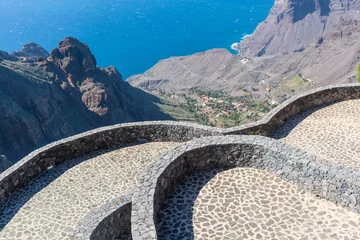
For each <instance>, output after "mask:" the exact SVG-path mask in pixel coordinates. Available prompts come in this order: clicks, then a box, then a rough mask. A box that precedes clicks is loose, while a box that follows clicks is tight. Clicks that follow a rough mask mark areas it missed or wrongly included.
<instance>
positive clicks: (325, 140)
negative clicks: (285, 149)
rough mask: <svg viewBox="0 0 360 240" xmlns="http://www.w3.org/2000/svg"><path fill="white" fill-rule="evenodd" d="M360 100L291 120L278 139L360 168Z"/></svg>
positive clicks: (276, 134)
mask: <svg viewBox="0 0 360 240" xmlns="http://www.w3.org/2000/svg"><path fill="white" fill-rule="evenodd" d="M359 116H360V100H359V99H357V100H349V101H344V102H339V103H336V104H333V105H329V106H325V107H323V108H320V109H319V108H317V109H312V110H310V111H307V112H304V113H302V114H298V115H296V116H294V117H293V118H291V119H290V120H288V121H287V122H286V123H285V125H284V126H283V127H281V128H280V129H279V130H278V131H277V133H275V135H274V137H275V138H276V139H280V140H281V141H283V142H285V143H288V144H289V145H292V146H295V147H298V148H301V149H303V150H305V151H308V152H312V153H314V154H316V155H318V156H320V157H322V158H323V159H326V160H328V161H333V162H336V163H339V164H341V165H344V166H346V167H350V168H353V169H360V148H359V146H360V118H359Z"/></svg>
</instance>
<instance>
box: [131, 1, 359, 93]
mask: <svg viewBox="0 0 360 240" xmlns="http://www.w3.org/2000/svg"><path fill="white" fill-rule="evenodd" d="M359 24H360V1H359V0H276V1H275V4H274V7H273V8H272V9H271V11H270V13H269V16H268V18H267V19H266V20H265V21H264V22H263V23H260V24H259V26H258V27H257V29H256V30H255V32H254V34H253V35H252V36H251V37H249V38H246V39H245V40H244V41H242V42H241V44H240V50H241V51H240V54H239V55H232V54H230V53H229V52H228V51H227V50H225V49H214V50H210V51H207V52H203V53H197V54H194V55H190V56H185V57H175V58H169V59H166V60H163V61H160V62H159V63H157V64H156V65H155V66H153V67H152V68H151V69H149V70H148V71H146V72H145V73H144V74H141V75H135V76H132V77H130V78H129V79H128V80H127V81H128V82H129V83H130V84H131V85H133V86H135V87H139V88H142V89H154V88H155V89H162V90H164V91H166V92H186V91H185V90H186V89H189V88H193V87H201V88H207V89H212V90H217V91H218V90H223V91H226V92H229V93H231V94H232V95H241V94H244V92H243V91H242V89H244V88H246V93H245V94H247V92H252V90H251V89H252V88H255V89H259V90H260V91H259V92H256V93H255V94H260V95H261V94H266V93H265V89H266V87H267V86H270V87H271V89H273V88H274V87H277V86H281V85H284V84H283V80H284V79H291V78H293V77H294V76H296V75H300V76H302V77H303V80H304V81H302V82H296V83H289V85H291V86H290V87H291V91H290V92H286V94H288V95H289V94H296V93H298V90H299V91H304V90H308V88H304V87H301V86H303V85H304V84H307V83H311V84H310V85H311V86H310V87H315V86H326V85H329V84H334V83H345V82H355V81H356V74H357V73H356V66H357V64H358V62H359V61H360V42H359V41H358V39H359V37H360V30H359V29H360V28H359ZM293 85H295V86H293ZM275 95H276V96H275ZM277 95H279V96H282V95H284V91H283V90H279V91H278V92H276V94H274V93H273V97H275V98H277V97H278V96H277Z"/></svg>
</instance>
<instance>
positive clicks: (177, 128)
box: [0, 121, 221, 205]
mask: <svg viewBox="0 0 360 240" xmlns="http://www.w3.org/2000/svg"><path fill="white" fill-rule="evenodd" d="M219 134H221V130H220V129H216V128H211V127H205V126H201V125H197V124H191V123H179V122H171V121H164V122H142V123H129V124H120V125H114V126H110V127H103V128H99V129H95V130H92V131H89V132H85V133H82V134H79V135H76V136H73V137H70V138H66V139H63V140H60V141H57V142H54V143H51V144H49V145H46V146H45V147H42V148H40V149H38V150H36V151H34V152H32V153H30V154H29V155H28V156H26V157H25V158H23V159H22V160H20V161H19V162H17V163H16V164H15V165H13V166H12V167H10V168H9V169H7V170H6V171H5V172H3V173H2V174H1V175H0V205H1V204H3V203H4V202H5V201H6V200H7V199H8V198H9V197H10V196H11V195H12V194H13V193H15V192H16V191H17V190H19V189H21V188H22V187H24V186H25V185H26V184H27V183H29V182H30V181H31V180H33V179H34V178H36V177H38V176H39V175H40V174H42V173H43V172H44V171H46V170H47V169H48V168H51V167H55V166H57V165H58V164H60V163H62V162H65V161H68V160H71V159H74V158H78V157H81V156H84V155H86V154H88V153H90V152H93V151H95V150H100V149H107V148H110V147H112V146H116V145H124V144H134V143H141V142H159V141H172V142H185V141H189V140H192V139H193V138H198V137H202V136H209V135H219Z"/></svg>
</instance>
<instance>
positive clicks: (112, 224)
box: [71, 194, 132, 240]
mask: <svg viewBox="0 0 360 240" xmlns="http://www.w3.org/2000/svg"><path fill="white" fill-rule="evenodd" d="M71 239H72V240H109V239H121V240H131V239H132V238H131V194H128V195H124V196H121V197H118V198H116V199H113V200H112V201H109V202H107V203H105V204H104V205H102V206H100V207H99V208H97V209H94V210H92V211H91V212H89V213H88V214H87V215H86V216H85V217H84V219H82V220H81V221H80V222H79V223H78V225H77V226H76V228H75V230H74V235H73V236H72V237H71Z"/></svg>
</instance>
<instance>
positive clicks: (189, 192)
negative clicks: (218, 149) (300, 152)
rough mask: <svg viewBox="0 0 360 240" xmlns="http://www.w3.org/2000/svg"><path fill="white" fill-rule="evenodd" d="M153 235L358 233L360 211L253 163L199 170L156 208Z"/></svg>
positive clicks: (243, 236) (321, 236)
mask: <svg viewBox="0 0 360 240" xmlns="http://www.w3.org/2000/svg"><path fill="white" fill-rule="evenodd" d="M158 226H159V232H158V234H159V235H158V239H160V240H162V239H202V240H207V239H223V240H226V239H266V240H269V239H353V240H356V239H360V215H359V214H356V213H353V212H350V211H348V210H345V209H344V208H342V207H340V206H337V205H335V204H333V203H330V202H328V201H326V200H323V199H319V198H316V197H315V196H314V195H312V194H310V193H308V192H306V191H304V190H301V189H299V188H298V187H297V186H296V185H293V184H291V183H289V182H286V181H284V180H282V179H280V178H279V177H278V176H276V175H275V174H272V173H270V172H267V171H264V170H258V169H252V168H234V169H231V170H224V169H215V170H208V171H203V172H198V173H195V174H193V175H191V176H190V177H188V178H187V179H185V181H184V182H183V183H182V184H180V185H178V186H177V187H176V188H175V189H174V191H173V192H172V194H170V196H169V197H168V198H167V199H166V200H165V202H164V203H163V204H162V206H161V209H160V212H159V214H158Z"/></svg>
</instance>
